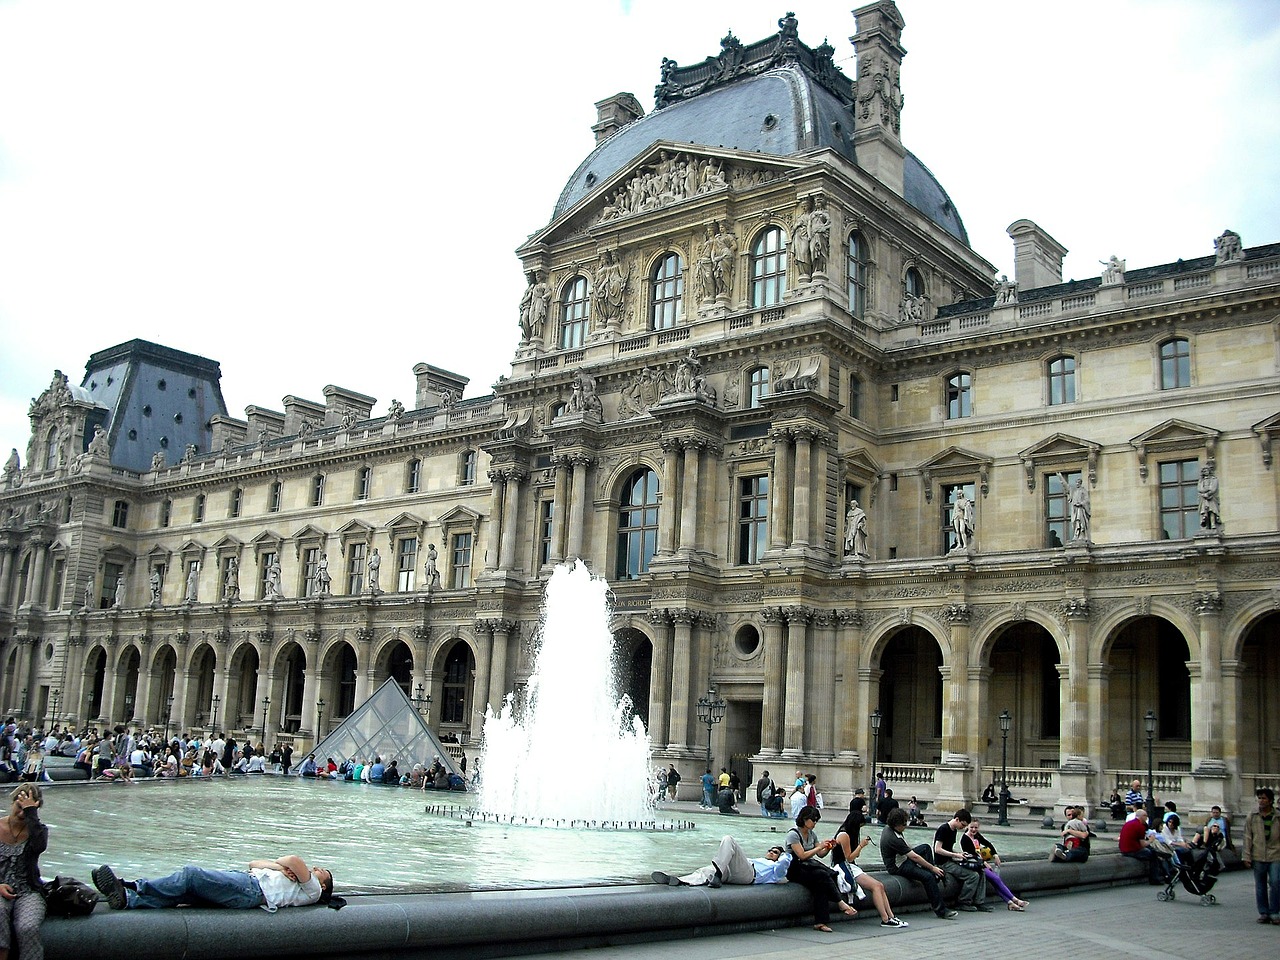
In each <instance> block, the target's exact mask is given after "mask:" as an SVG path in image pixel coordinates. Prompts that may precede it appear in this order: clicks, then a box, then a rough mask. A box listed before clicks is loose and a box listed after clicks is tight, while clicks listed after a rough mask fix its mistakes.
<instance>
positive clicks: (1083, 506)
mask: <svg viewBox="0 0 1280 960" xmlns="http://www.w3.org/2000/svg"><path fill="white" fill-rule="evenodd" d="M1058 480H1059V481H1061V483H1062V489H1063V490H1065V491H1066V493H1067V502H1068V504H1069V505H1070V508H1071V510H1070V513H1069V514H1068V518H1069V520H1070V521H1071V526H1070V528H1069V532H1068V536H1069V537H1070V539H1072V540H1082V541H1085V542H1088V540H1089V533H1090V529H1091V524H1092V517H1093V506H1092V504H1091V502H1090V498H1089V488H1088V487H1087V486H1086V485H1085V483H1084V480H1083V479H1082V478H1081V477H1076V479H1075V480H1073V481H1072V482H1071V483H1068V482H1067V478H1066V477H1065V476H1063V475H1062V474H1061V473H1060V474H1058Z"/></svg>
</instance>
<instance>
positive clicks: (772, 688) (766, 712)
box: [760, 607, 787, 756]
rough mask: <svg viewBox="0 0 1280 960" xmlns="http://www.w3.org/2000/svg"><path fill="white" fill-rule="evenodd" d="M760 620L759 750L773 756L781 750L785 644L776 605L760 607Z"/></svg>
mask: <svg viewBox="0 0 1280 960" xmlns="http://www.w3.org/2000/svg"><path fill="white" fill-rule="evenodd" d="M760 619H761V620H762V621H763V622H764V656H765V661H764V664H765V669H764V702H763V703H762V704H761V707H760V713H761V719H760V752H761V753H762V754H763V753H768V754H772V755H774V756H777V755H778V754H779V753H780V752H781V751H782V709H783V705H784V704H785V702H786V690H785V689H784V687H783V680H784V678H785V676H786V672H785V671H786V667H787V647H786V641H785V640H784V639H783V635H782V625H783V623H784V621H785V619H786V618H785V617H784V616H783V615H782V609H781V608H780V607H765V608H764V609H763V610H761V611H760Z"/></svg>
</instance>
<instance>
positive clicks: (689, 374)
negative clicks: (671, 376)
mask: <svg viewBox="0 0 1280 960" xmlns="http://www.w3.org/2000/svg"><path fill="white" fill-rule="evenodd" d="M701 375H702V361H701V360H699V359H698V351H697V350H695V349H694V348H693V347H690V348H689V352H688V354H686V355H685V356H683V357H681V358H680V361H679V362H678V363H677V364H676V375H675V392H676V393H678V394H684V393H694V392H695V390H694V382H695V381H696V380H697V379H698V378H699V377H700V376H701Z"/></svg>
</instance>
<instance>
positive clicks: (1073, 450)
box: [1018, 433, 1102, 490]
mask: <svg viewBox="0 0 1280 960" xmlns="http://www.w3.org/2000/svg"><path fill="white" fill-rule="evenodd" d="M1101 451H1102V447H1101V446H1100V445H1099V444H1096V443H1093V442H1092V441H1089V440H1081V439H1080V438H1079V437H1073V436H1070V435H1069V434H1065V433H1055V434H1054V435H1053V436H1051V437H1046V438H1045V439H1044V440H1041V441H1040V442H1039V443H1036V444H1033V445H1032V446H1029V447H1027V449H1025V450H1023V451H1022V452H1020V453H1019V454H1018V459H1019V460H1021V461H1022V468H1023V470H1025V471H1026V474H1027V489H1028V490H1034V489H1035V488H1036V473H1037V471H1039V470H1040V469H1042V468H1044V467H1054V466H1057V467H1061V466H1066V465H1068V464H1078V463H1087V464H1088V472H1089V485H1090V486H1092V487H1096V486H1097V485H1098V455H1099V454H1100V453H1101Z"/></svg>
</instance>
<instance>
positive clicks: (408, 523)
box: [382, 511, 427, 530]
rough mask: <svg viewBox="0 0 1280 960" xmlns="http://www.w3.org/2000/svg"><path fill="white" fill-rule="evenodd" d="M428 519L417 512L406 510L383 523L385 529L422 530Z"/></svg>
mask: <svg viewBox="0 0 1280 960" xmlns="http://www.w3.org/2000/svg"><path fill="white" fill-rule="evenodd" d="M426 525H427V521H425V520H423V519H422V518H421V517H419V516H417V515H416V514H413V513H409V512H408V511H405V512H403V513H397V514H396V515H395V516H394V517H392V518H391V519H390V520H388V521H387V522H386V523H384V524H383V525H382V528H383V529H384V530H421V529H423V528H424V527H426Z"/></svg>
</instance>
